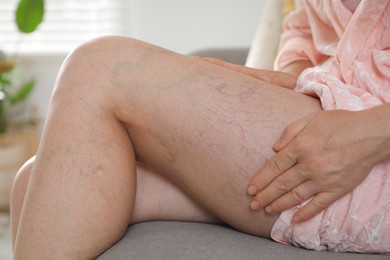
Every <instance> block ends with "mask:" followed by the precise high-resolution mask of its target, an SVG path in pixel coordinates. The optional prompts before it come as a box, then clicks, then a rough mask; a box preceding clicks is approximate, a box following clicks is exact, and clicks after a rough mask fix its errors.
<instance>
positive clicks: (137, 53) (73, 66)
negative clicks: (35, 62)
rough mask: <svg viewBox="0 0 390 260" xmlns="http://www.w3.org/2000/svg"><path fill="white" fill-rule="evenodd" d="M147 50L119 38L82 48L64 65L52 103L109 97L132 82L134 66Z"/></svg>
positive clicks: (128, 40)
mask: <svg viewBox="0 0 390 260" xmlns="http://www.w3.org/2000/svg"><path fill="white" fill-rule="evenodd" d="M148 46H149V45H148V44H145V43H143V42H140V41H137V40H134V39H131V38H126V37H120V36H105V37H100V38H97V39H94V40H92V41H89V42H86V43H84V44H82V45H81V46H79V47H78V48H76V49H75V50H74V51H73V52H72V53H71V54H69V56H68V57H67V58H66V60H65V61H64V63H63V65H62V67H61V70H60V73H59V76H58V79H57V82H56V86H55V88H54V94H53V98H54V100H57V98H58V97H60V98H63V97H69V96H72V98H75V97H77V98H79V97H80V96H83V97H92V98H94V99H96V98H97V97H99V96H100V97H109V96H110V95H111V94H112V92H113V89H114V88H115V89H118V88H116V87H117V86H120V87H122V86H123V84H124V82H126V83H128V80H131V75H130V74H131V72H132V71H133V70H134V69H135V68H136V67H137V66H136V64H135V63H137V62H142V60H143V59H142V56H143V53H145V51H147V49H148ZM149 47H150V46H149ZM149 49H150V48H149ZM124 75H126V79H124ZM68 100H69V99H68Z"/></svg>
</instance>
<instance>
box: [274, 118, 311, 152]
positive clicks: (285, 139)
mask: <svg viewBox="0 0 390 260" xmlns="http://www.w3.org/2000/svg"><path fill="white" fill-rule="evenodd" d="M316 115H317V113H313V114H310V115H308V116H305V117H303V118H301V119H298V120H297V121H295V122H294V123H292V124H290V125H289V126H287V127H286V128H285V129H284V131H283V133H282V135H281V136H280V138H279V139H278V140H277V141H276V143H275V145H274V147H273V149H274V151H275V152H279V151H280V150H282V149H284V148H285V147H286V146H287V145H289V144H290V143H291V141H292V140H294V139H295V137H297V136H298V135H299V134H300V133H301V132H302V131H303V130H304V129H305V127H306V126H307V125H308V124H309V123H310V122H311V120H313V118H314V117H315V116H316Z"/></svg>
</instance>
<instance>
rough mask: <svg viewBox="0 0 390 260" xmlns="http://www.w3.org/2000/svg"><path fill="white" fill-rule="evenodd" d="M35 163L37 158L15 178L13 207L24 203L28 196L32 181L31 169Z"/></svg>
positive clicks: (32, 159) (12, 196) (26, 165)
mask: <svg viewBox="0 0 390 260" xmlns="http://www.w3.org/2000/svg"><path fill="white" fill-rule="evenodd" d="M34 161H35V156H34V157H32V158H31V159H30V160H28V161H27V162H26V163H25V164H24V165H23V166H22V167H21V168H20V169H19V171H18V173H17V174H16V176H15V179H14V182H13V185H12V190H11V207H13V206H15V204H18V202H20V201H23V199H24V195H25V194H26V190H27V185H28V182H29V180H30V174H31V169H32V167H33V164H34Z"/></svg>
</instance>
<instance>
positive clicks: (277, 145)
mask: <svg viewBox="0 0 390 260" xmlns="http://www.w3.org/2000/svg"><path fill="white" fill-rule="evenodd" d="M281 143H282V139H279V140H278V141H277V142H276V143H275V144H274V147H273V148H274V150H278V148H279V146H280V144H281Z"/></svg>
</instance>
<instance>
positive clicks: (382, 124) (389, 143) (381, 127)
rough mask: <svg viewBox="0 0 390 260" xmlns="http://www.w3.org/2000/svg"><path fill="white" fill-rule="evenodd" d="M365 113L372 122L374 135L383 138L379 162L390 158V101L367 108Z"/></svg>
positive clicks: (379, 148) (370, 122)
mask: <svg viewBox="0 0 390 260" xmlns="http://www.w3.org/2000/svg"><path fill="white" fill-rule="evenodd" d="M362 112H363V111H362ZM364 113H365V114H366V116H367V119H368V121H367V122H368V123H369V124H371V127H370V128H371V130H372V131H373V132H372V135H373V136H374V137H375V138H378V139H380V140H381V143H380V147H378V157H377V162H380V161H383V160H387V159H390V103H389V104H384V105H379V106H376V107H373V108H370V109H367V110H365V111H364Z"/></svg>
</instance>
